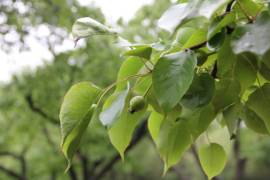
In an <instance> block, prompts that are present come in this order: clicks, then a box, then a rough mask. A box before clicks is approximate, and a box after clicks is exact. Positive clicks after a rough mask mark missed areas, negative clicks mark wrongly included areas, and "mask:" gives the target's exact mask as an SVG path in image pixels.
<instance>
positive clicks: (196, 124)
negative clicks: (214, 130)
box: [181, 104, 216, 141]
mask: <svg viewBox="0 0 270 180" xmlns="http://www.w3.org/2000/svg"><path fill="white" fill-rule="evenodd" d="M182 111H183V112H182V113H181V118H182V119H184V120H185V121H186V122H187V124H188V128H189V131H190V132H191V134H192V137H193V141H195V140H196V139H197V138H198V137H199V136H200V135H201V134H202V133H203V132H204V131H205V130H207V128H208V127H209V125H210V123H211V122H212V121H213V120H214V119H215V116H216V114H215V109H214V107H213V106H212V104H209V105H206V106H205V107H202V108H200V109H195V110H190V109H187V108H183V110H182Z"/></svg>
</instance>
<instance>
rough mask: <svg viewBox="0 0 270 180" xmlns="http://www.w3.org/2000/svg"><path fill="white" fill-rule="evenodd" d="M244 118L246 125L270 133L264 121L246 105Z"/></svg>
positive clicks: (262, 132)
mask: <svg viewBox="0 0 270 180" xmlns="http://www.w3.org/2000/svg"><path fill="white" fill-rule="evenodd" d="M242 119H243V120H244V122H245V124H246V126H247V127H248V128H249V129H251V130H253V131H255V132H257V133H260V134H269V132H268V131H267V129H266V126H265V123H264V121H263V120H262V119H261V118H260V117H259V116H258V115H257V114H256V113H255V112H254V111H252V110H250V109H249V108H248V107H246V106H245V107H244V109H243V115H242Z"/></svg>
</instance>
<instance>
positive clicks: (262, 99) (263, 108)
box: [246, 83, 270, 132]
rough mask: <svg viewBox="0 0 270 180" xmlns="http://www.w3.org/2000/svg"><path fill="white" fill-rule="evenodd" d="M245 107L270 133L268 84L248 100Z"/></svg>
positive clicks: (269, 94) (269, 89)
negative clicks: (254, 114)
mask: <svg viewBox="0 0 270 180" xmlns="http://www.w3.org/2000/svg"><path fill="white" fill-rule="evenodd" d="M246 105H247V107H248V108H249V109H251V110H253V111H254V112H255V113H256V114H257V115H258V116H259V117H260V118H261V119H262V120H263V121H264V123H265V125H266V128H267V129H268V132H270V111H269V107H270V84H269V83H265V84H264V85H263V86H262V87H260V88H258V89H257V90H256V91H254V92H253V93H252V94H251V95H250V96H249V98H248V101H247V103H246Z"/></svg>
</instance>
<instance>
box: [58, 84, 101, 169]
mask: <svg viewBox="0 0 270 180" xmlns="http://www.w3.org/2000/svg"><path fill="white" fill-rule="evenodd" d="M100 92H101V90H100V89H99V88H98V87H96V86H95V85H93V84H91V83H89V82H81V83H78V84H75V85H73V86H72V87H71V88H70V89H69V91H68V92H67V94H66V95H65V97H64V100H63V103H62V106H61V109H60V114H59V118H60V125H61V135H62V140H61V141H62V142H61V148H62V151H63V153H64V155H65V157H66V158H67V160H68V163H69V165H68V168H69V167H70V165H71V161H72V157H73V155H74V154H75V152H76V151H77V150H78V148H79V144H80V140H81V138H82V136H83V134H84V132H85V130H86V128H87V126H88V124H89V122H90V120H91V117H92V115H93V112H94V107H92V108H91V105H92V104H94V103H95V101H96V99H97V97H98V95H99V93H100ZM68 168H67V169H68Z"/></svg>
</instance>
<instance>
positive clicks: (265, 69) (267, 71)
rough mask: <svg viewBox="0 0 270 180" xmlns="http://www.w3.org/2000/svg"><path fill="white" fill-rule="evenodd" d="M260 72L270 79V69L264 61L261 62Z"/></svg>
mask: <svg viewBox="0 0 270 180" xmlns="http://www.w3.org/2000/svg"><path fill="white" fill-rule="evenodd" d="M259 72H260V74H261V75H262V76H263V77H264V78H265V79H267V80H268V81H270V69H269V68H268V67H267V66H266V65H265V64H264V63H263V62H261V66H260V69H259Z"/></svg>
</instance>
